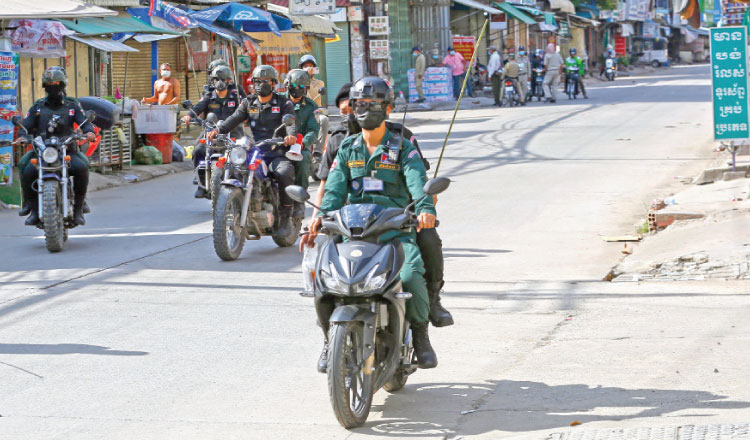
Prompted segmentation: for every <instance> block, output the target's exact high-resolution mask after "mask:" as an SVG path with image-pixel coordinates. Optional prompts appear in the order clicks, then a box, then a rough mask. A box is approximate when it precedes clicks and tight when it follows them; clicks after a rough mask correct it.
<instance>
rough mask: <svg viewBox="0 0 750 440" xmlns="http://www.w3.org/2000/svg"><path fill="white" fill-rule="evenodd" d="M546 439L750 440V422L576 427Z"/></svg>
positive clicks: (553, 434)
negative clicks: (629, 426)
mask: <svg viewBox="0 0 750 440" xmlns="http://www.w3.org/2000/svg"><path fill="white" fill-rule="evenodd" d="M546 440H750V424H747V423H743V424H734V425H733V424H723V425H685V426H673V427H663V428H626V429H580V430H579V429H577V428H572V429H571V430H570V431H568V432H555V433H552V434H550V435H549V436H547V439H546Z"/></svg>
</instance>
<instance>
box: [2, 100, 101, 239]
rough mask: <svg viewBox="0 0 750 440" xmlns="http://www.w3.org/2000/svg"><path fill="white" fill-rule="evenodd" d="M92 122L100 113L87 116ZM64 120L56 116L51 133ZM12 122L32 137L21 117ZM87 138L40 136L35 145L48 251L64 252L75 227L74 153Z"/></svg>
mask: <svg viewBox="0 0 750 440" xmlns="http://www.w3.org/2000/svg"><path fill="white" fill-rule="evenodd" d="M86 116H87V118H88V121H89V122H93V121H94V119H96V113H94V112H93V111H89V112H87V113H86ZM61 119H62V118H61V117H60V116H58V115H55V116H52V118H51V119H50V121H49V124H48V126H47V132H48V133H55V132H56V131H57V130H58V127H59V126H60V124H61V123H62V121H61ZM11 121H12V122H13V124H14V125H16V126H17V127H18V128H19V130H21V131H22V132H24V133H25V134H26V135H28V131H26V128H25V127H24V126H23V124H22V122H23V120H22V119H21V117H20V116H14V117H13V118H12V119H11ZM85 138H86V136H84V135H83V134H80V133H75V134H72V135H70V136H65V137H57V136H46V137H42V136H37V137H35V138H34V140H33V142H32V146H33V148H34V152H35V153H36V155H37V158H36V159H32V160H31V164H32V165H34V166H36V167H37V168H38V170H39V177H38V178H37V181H36V182H35V184H36V188H34V189H35V191H37V192H38V193H39V196H38V197H37V200H38V203H39V206H38V209H39V211H38V212H39V219H40V222H39V223H38V224H37V225H36V226H37V227H38V228H39V229H43V230H44V241H45V243H46V245H47V250H48V251H50V252H60V251H61V250H63V245H64V244H65V242H66V241H67V240H68V229H71V228H75V227H76V223H75V220H74V219H73V199H74V193H73V177H71V176H69V175H68V168H69V167H70V154H71V153H75V152H76V151H77V149H78V141H79V140H81V139H85Z"/></svg>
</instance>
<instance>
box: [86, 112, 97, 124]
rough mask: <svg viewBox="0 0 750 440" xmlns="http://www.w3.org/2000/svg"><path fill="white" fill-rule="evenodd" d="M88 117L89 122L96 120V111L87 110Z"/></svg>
mask: <svg viewBox="0 0 750 440" xmlns="http://www.w3.org/2000/svg"><path fill="white" fill-rule="evenodd" d="M86 119H88V120H89V122H94V120H95V119H96V112H95V111H93V110H89V111H87V112H86Z"/></svg>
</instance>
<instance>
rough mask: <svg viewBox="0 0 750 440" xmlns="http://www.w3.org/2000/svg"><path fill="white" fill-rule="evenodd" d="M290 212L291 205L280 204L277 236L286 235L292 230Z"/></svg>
mask: <svg viewBox="0 0 750 440" xmlns="http://www.w3.org/2000/svg"><path fill="white" fill-rule="evenodd" d="M291 213H292V207H291V206H282V207H281V208H279V227H278V228H277V229H276V235H277V236H279V237H286V236H287V235H289V234H290V233H291V232H292V222H291V221H290V217H291Z"/></svg>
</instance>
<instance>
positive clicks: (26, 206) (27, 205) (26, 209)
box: [18, 200, 31, 217]
mask: <svg viewBox="0 0 750 440" xmlns="http://www.w3.org/2000/svg"><path fill="white" fill-rule="evenodd" d="M29 214H31V201H30V200H24V201H23V205H22V206H21V210H20V211H18V215H19V216H20V217H26V216H27V215H29Z"/></svg>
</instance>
